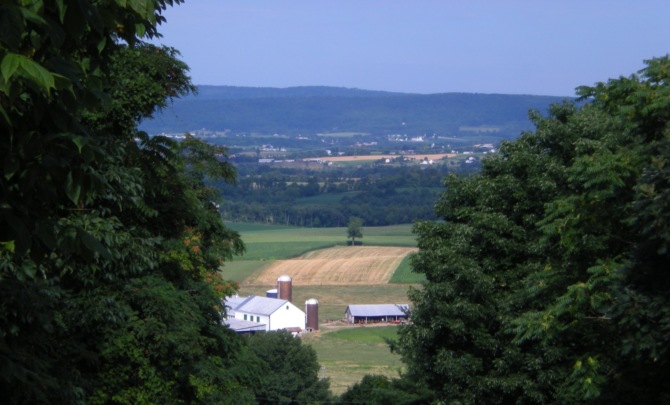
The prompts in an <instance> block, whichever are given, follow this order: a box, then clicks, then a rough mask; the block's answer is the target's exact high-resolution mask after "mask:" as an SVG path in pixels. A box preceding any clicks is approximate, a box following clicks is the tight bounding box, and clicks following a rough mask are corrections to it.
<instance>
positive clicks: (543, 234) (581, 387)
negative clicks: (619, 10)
mask: <svg viewBox="0 0 670 405" xmlns="http://www.w3.org/2000/svg"><path fill="white" fill-rule="evenodd" d="M669 72H670V59H669V58H668V57H667V56H666V57H662V58H657V59H653V60H650V61H647V67H646V68H645V69H644V70H642V71H640V72H639V75H632V76H630V77H622V78H619V79H615V80H610V81H608V82H607V83H598V84H597V85H595V86H594V87H582V88H580V89H579V93H580V95H581V96H583V98H584V100H583V103H582V104H581V105H577V104H574V103H571V102H565V103H563V104H557V105H554V106H553V107H552V108H551V110H550V112H549V114H548V116H546V117H544V116H540V115H539V114H537V113H533V114H531V117H532V119H533V121H534V123H535V125H536V130H535V131H534V132H528V133H524V134H522V135H521V137H520V138H519V139H518V140H516V141H514V142H508V143H504V144H503V145H502V146H501V148H500V154H499V155H496V156H491V157H489V158H487V159H485V160H484V161H483V163H482V171H481V173H480V174H479V175H476V176H471V177H468V178H457V177H450V178H448V179H447V180H446V183H445V185H446V191H445V192H444V193H443V196H442V198H441V200H440V201H439V203H438V204H437V207H436V210H437V213H438V215H440V217H441V218H442V219H443V220H444V221H443V222H423V223H419V224H417V225H416V226H415V232H416V233H417V234H418V241H419V247H420V251H419V253H418V254H417V255H416V256H414V257H413V262H412V264H413V268H414V269H415V271H417V272H421V273H424V274H425V275H426V279H427V283H426V285H425V286H424V288H422V289H415V290H412V291H411V292H410V298H411V300H412V302H413V304H414V306H413V308H414V309H413V312H412V319H413V324H412V325H409V326H406V327H403V328H402V330H401V334H400V335H401V337H400V339H399V342H397V343H396V344H394V346H393V348H394V349H395V350H398V351H399V352H400V353H401V354H402V356H403V360H404V361H405V363H406V364H407V366H408V376H407V377H408V378H410V379H415V380H417V381H423V382H425V383H426V384H427V385H428V386H429V387H430V388H431V389H433V390H435V392H436V393H437V394H438V396H439V397H440V398H442V399H443V400H444V401H446V402H454V403H473V404H474V403H491V404H494V403H581V402H593V403H608V402H610V403H611V402H617V403H664V402H668V401H670V391H669V390H668V388H667V384H665V382H664V381H665V379H666V377H667V375H668V373H669V372H670V361H669V360H670V359H669V358H668V348H669V347H670V345H668V343H669V342H668V336H670V334H669V332H670V310H669V308H670V303H669V302H668V295H667V291H668V287H670V277H669V276H668V272H667V269H668V263H669V260H668V253H669V252H668V249H667V248H668V240H669V239H668V235H670V232H669V229H670V228H668V225H669V223H668V214H667V209H664V208H662V207H667V206H668V174H669V173H668V169H667V167H668V161H669V160H668V159H669V158H670V156H669V155H668V152H669V150H670V148H669V141H670V136H669V135H670V132H669V128H668V118H670V109H668V106H670V86H669V84H668V83H670V81H669V79H670V73H669Z"/></svg>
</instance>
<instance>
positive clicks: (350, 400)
mask: <svg viewBox="0 0 670 405" xmlns="http://www.w3.org/2000/svg"><path fill="white" fill-rule="evenodd" d="M434 400H435V398H434V397H433V394H432V392H430V391H429V390H426V389H425V388H422V387H419V386H417V385H416V384H414V383H413V382H412V381H409V380H408V379H402V378H399V379H390V378H388V377H385V376H382V375H366V376H364V377H363V379H362V380H361V381H360V382H357V383H356V384H354V385H353V386H351V387H349V389H348V390H347V391H346V392H344V393H343V394H342V395H340V397H339V398H338V403H340V404H343V405H344V404H370V405H373V404H374V405H409V404H427V403H431V402H433V401H434Z"/></svg>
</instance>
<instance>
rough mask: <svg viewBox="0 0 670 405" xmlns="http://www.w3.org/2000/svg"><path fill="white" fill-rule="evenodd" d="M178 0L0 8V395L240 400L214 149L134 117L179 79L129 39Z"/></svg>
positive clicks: (152, 107) (230, 241) (181, 77)
mask: <svg viewBox="0 0 670 405" xmlns="http://www.w3.org/2000/svg"><path fill="white" fill-rule="evenodd" d="M177 3H181V1H179V0H175V1H171V0H164V1H161V0H152V1H149V0H135V1H108V2H81V1H73V0H72V1H71V0H58V1H31V2H19V1H9V2H7V1H5V2H2V4H0V133H1V134H2V135H1V137H0V156H1V157H2V162H1V164H2V167H3V170H2V176H0V296H1V297H2V305H1V306H0V392H2V397H3V401H4V402H5V403H43V402H51V403H77V402H81V403H133V404H137V403H186V402H189V403H190V402H203V403H224V402H231V403H233V402H234V403H244V402H249V401H253V393H252V391H251V390H249V389H246V388H245V387H243V386H242V382H243V379H242V378H241V377H240V376H239V375H238V374H239V373H237V374H236V371H235V368H234V364H236V357H237V355H238V353H239V347H240V345H241V341H240V340H239V339H237V337H236V336H235V335H234V334H232V333H231V332H230V331H229V330H228V329H227V328H224V327H222V325H221V310H222V308H221V307H220V302H221V300H220V299H221V297H223V296H224V295H225V294H229V293H231V292H232V291H233V290H234V287H233V284H231V283H226V282H225V281H223V280H221V279H220V278H219V275H218V274H219V273H218V270H219V268H220V265H221V260H222V259H225V258H229V257H231V255H233V254H237V253H240V252H241V251H242V250H243V245H242V243H241V241H240V239H239V236H238V235H237V234H236V233H234V232H231V231H229V230H227V229H226V228H225V227H224V226H223V223H222V221H221V218H220V215H219V213H218V211H217V209H216V204H217V203H216V200H217V193H214V192H213V190H212V189H210V188H209V187H207V186H206V185H205V179H206V178H212V179H216V178H218V179H225V180H228V181H232V180H234V177H235V172H234V170H233V168H232V166H230V165H229V164H228V163H226V162H225V160H222V159H223V157H225V150H223V149H220V148H215V147H211V146H209V145H206V144H204V143H201V142H198V141H196V140H194V139H187V140H186V141H185V142H182V143H179V144H177V143H173V142H170V141H168V140H166V139H162V138H158V137H157V138H149V137H147V135H146V134H144V133H139V132H137V131H136V130H135V128H136V124H137V122H138V121H139V120H140V119H142V118H143V117H147V116H150V115H151V114H152V113H154V112H155V111H156V109H158V108H160V107H162V106H165V105H166V103H167V102H168V101H169V99H170V98H172V97H177V96H180V95H183V94H186V93H187V92H189V91H191V90H192V89H193V87H192V85H191V84H190V80H189V78H188V76H186V71H187V68H186V66H185V65H184V64H183V63H181V62H180V61H178V60H177V59H176V56H177V53H176V51H174V50H172V49H169V48H163V47H155V46H150V45H145V44H142V43H141V42H140V41H139V40H140V39H141V38H151V37H154V36H156V35H157V25H158V24H159V23H160V22H162V21H163V20H164V19H163V17H162V16H161V12H162V11H163V10H164V9H165V8H166V7H168V6H171V5H173V4H177Z"/></svg>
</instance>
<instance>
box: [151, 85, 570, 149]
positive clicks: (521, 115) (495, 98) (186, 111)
mask: <svg viewBox="0 0 670 405" xmlns="http://www.w3.org/2000/svg"><path fill="white" fill-rule="evenodd" d="M198 90H199V93H198V95H196V96H190V97H187V98H184V99H179V100H175V101H174V103H173V104H172V105H170V106H169V107H167V108H165V109H164V110H163V111H162V112H161V113H160V114H157V115H156V116H155V118H152V119H146V120H144V121H143V122H142V125H141V129H143V130H145V131H147V132H149V133H151V134H155V133H184V132H188V131H195V130H201V129H206V130H209V131H220V132H222V131H226V130H228V131H231V132H232V133H260V134H284V135H297V134H303V135H315V134H317V133H328V132H349V131H353V132H362V133H369V134H373V135H387V134H395V133H401V134H411V135H421V134H429V135H432V134H438V135H443V136H445V135H450V136H457V135H462V134H463V133H462V131H461V129H462V127H473V126H474V127H478V126H487V127H495V128H496V129H497V132H498V136H499V137H502V138H507V139H512V138H515V137H517V136H518V135H519V133H520V132H521V131H523V130H527V129H530V128H532V125H531V123H530V121H529V119H528V111H529V110H531V109H534V110H539V111H542V112H546V110H547V108H548V107H549V105H550V104H551V103H553V102H558V101H560V100H561V99H560V98H558V97H549V96H531V95H504V94H465V93H445V94H425V95H422V94H404V93H389V92H379V91H366V90H358V89H344V88H332V87H296V88H287V89H273V88H244V87H227V86H200V87H199V89H198Z"/></svg>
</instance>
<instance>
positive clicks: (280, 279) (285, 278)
mask: <svg viewBox="0 0 670 405" xmlns="http://www.w3.org/2000/svg"><path fill="white" fill-rule="evenodd" d="M277 281H291V276H287V275H286V274H284V275H283V276H279V278H278V279H277Z"/></svg>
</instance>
